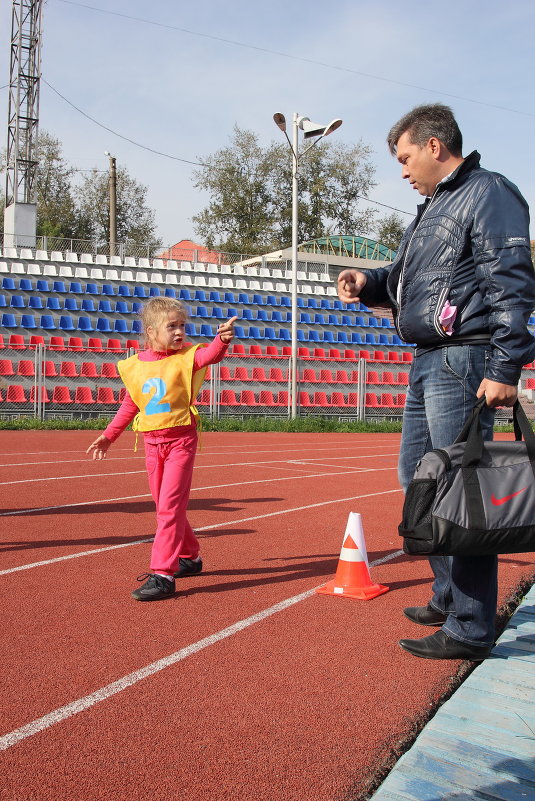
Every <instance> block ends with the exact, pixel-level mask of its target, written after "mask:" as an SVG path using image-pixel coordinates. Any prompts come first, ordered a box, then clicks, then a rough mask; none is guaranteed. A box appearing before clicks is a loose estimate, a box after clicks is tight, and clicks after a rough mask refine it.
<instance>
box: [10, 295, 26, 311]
mask: <svg viewBox="0 0 535 801" xmlns="http://www.w3.org/2000/svg"><path fill="white" fill-rule="evenodd" d="M9 305H10V306H11V307H12V308H13V309H24V307H25V306H26V303H25V302H24V298H23V296H22V295H11V302H10V304H9Z"/></svg>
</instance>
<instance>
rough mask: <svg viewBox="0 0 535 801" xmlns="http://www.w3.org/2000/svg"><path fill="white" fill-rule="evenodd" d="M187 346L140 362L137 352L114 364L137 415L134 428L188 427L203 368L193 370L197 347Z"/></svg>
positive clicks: (154, 429) (139, 429)
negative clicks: (155, 358) (154, 359)
mask: <svg viewBox="0 0 535 801" xmlns="http://www.w3.org/2000/svg"><path fill="white" fill-rule="evenodd" d="M202 347H205V345H190V346H189V347H186V348H183V349H182V350H180V351H178V352H177V353H173V354H171V355H170V356H166V357H165V358H164V359H159V360H158V361H155V362H142V361H140V359H139V357H138V356H137V355H135V356H130V358H128V359H123V360H121V361H120V362H118V363H117V369H118V370H119V374H120V376H121V378H122V380H123V383H124V385H125V387H126V388H127V390H128V393H129V395H130V397H131V398H132V400H133V401H134V403H135V404H136V406H137V407H138V408H139V414H138V415H137V417H136V419H135V420H134V425H133V428H134V430H136V431H156V430H158V429H161V428H172V427H173V426H187V425H189V424H190V422H191V414H194V415H195V416H196V417H198V416H199V413H198V411H197V409H196V408H195V406H194V405H193V402H194V400H195V398H196V397H197V394H198V392H199V389H200V388H201V384H202V382H203V381H204V376H205V374H206V368H204V367H203V368H202V369H201V370H196V371H195V372H194V371H193V361H194V358H195V351H196V350H197V348H202Z"/></svg>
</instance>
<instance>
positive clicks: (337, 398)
mask: <svg viewBox="0 0 535 801" xmlns="http://www.w3.org/2000/svg"><path fill="white" fill-rule="evenodd" d="M331 406H347V403H346V399H345V397H344V393H343V392H333V393H332V394H331Z"/></svg>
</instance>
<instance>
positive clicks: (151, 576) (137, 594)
mask: <svg viewBox="0 0 535 801" xmlns="http://www.w3.org/2000/svg"><path fill="white" fill-rule="evenodd" d="M144 579H147V581H145V584H143V585H142V586H141V587H139V589H137V590H134V592H133V593H132V598H135V599H136V601H161V600H163V599H164V598H172V597H173V595H174V594H175V581H174V579H166V578H164V577H163V576H157V575H156V574H155V573H142V574H141V576H138V577H137V580H138V581H143V580H144Z"/></svg>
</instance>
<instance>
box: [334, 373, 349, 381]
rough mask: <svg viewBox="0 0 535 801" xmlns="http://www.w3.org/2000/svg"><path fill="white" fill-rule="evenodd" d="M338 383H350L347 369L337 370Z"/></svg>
mask: <svg viewBox="0 0 535 801" xmlns="http://www.w3.org/2000/svg"><path fill="white" fill-rule="evenodd" d="M336 383H337V384H349V376H348V374H347V370H337V371H336Z"/></svg>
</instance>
